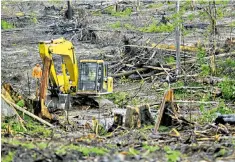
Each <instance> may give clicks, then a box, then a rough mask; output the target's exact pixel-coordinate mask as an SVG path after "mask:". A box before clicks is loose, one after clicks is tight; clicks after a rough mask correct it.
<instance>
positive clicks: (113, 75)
mask: <svg viewBox="0 0 235 162" xmlns="http://www.w3.org/2000/svg"><path fill="white" fill-rule="evenodd" d="M146 70H147V69H146V68H137V69H135V70H131V71H126V72H123V73H118V74H112V75H111V77H121V76H129V75H131V74H134V73H136V72H137V71H138V72H143V71H146Z"/></svg>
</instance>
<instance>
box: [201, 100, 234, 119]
mask: <svg viewBox="0 0 235 162" xmlns="http://www.w3.org/2000/svg"><path fill="white" fill-rule="evenodd" d="M200 111H201V112H202V116H201V117H200V118H199V122H202V123H208V122H212V121H213V120H214V119H215V118H216V117H217V114H218V113H220V114H232V113H235V111H234V110H232V109H230V108H228V107H227V106H226V105H225V103H224V101H223V100H222V101H220V103H219V105H218V106H217V107H215V108H212V109H207V110H206V109H205V108H204V107H203V106H201V107H200Z"/></svg>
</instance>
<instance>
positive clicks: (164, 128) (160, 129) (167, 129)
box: [158, 125, 170, 132]
mask: <svg viewBox="0 0 235 162" xmlns="http://www.w3.org/2000/svg"><path fill="white" fill-rule="evenodd" d="M169 130H170V128H169V127H166V126H163V125H160V127H159V128H158V131H159V132H168V131H169Z"/></svg>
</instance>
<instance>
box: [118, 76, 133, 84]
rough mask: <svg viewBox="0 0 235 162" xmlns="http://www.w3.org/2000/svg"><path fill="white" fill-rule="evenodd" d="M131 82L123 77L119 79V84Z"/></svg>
mask: <svg viewBox="0 0 235 162" xmlns="http://www.w3.org/2000/svg"><path fill="white" fill-rule="evenodd" d="M130 82H131V80H130V79H128V78H126V77H125V76H122V77H121V79H120V83H122V84H125V83H130Z"/></svg>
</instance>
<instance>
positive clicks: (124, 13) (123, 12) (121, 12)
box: [111, 7, 132, 17]
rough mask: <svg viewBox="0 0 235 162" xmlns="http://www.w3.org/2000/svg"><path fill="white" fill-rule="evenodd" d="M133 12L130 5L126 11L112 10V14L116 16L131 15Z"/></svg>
mask: <svg viewBox="0 0 235 162" xmlns="http://www.w3.org/2000/svg"><path fill="white" fill-rule="evenodd" d="M131 13H132V9H131V8H129V7H128V8H126V9H125V10H124V11H120V12H115V11H112V12H111V15H112V16H116V17H128V16H130V15H131Z"/></svg>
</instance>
